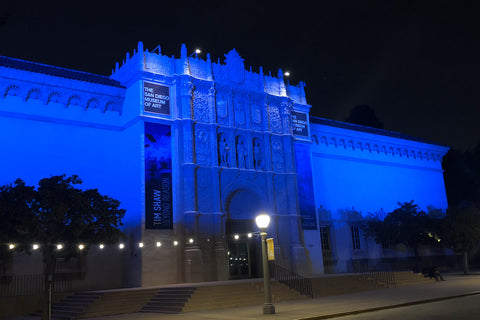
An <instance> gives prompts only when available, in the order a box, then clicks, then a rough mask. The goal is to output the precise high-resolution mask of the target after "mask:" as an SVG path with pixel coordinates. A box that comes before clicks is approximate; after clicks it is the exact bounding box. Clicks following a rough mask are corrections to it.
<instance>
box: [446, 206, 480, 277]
mask: <svg viewBox="0 0 480 320" xmlns="http://www.w3.org/2000/svg"><path fill="white" fill-rule="evenodd" d="M441 234H442V242H443V243H444V244H445V245H446V246H448V247H450V248H451V249H452V250H454V251H455V253H457V254H459V255H462V256H463V272H464V274H468V273H469V267H468V252H469V251H470V250H472V249H474V248H475V247H476V246H477V245H478V243H479V241H480V208H479V207H478V205H476V204H475V203H471V202H470V203H467V202H464V203H462V204H459V205H457V206H455V207H449V208H448V210H447V213H446V216H445V219H444V221H443V228H442V232H441Z"/></svg>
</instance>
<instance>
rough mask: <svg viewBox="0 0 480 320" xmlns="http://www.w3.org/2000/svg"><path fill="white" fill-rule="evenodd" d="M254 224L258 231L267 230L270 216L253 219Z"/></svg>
mask: <svg viewBox="0 0 480 320" xmlns="http://www.w3.org/2000/svg"><path fill="white" fill-rule="evenodd" d="M255 222H256V224H257V227H259V228H260V229H267V228H268V225H269V224H270V216H268V215H266V214H261V215H259V216H257V217H256V218H255Z"/></svg>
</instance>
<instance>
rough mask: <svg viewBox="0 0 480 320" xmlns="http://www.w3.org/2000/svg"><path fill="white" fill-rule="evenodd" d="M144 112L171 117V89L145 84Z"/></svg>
mask: <svg viewBox="0 0 480 320" xmlns="http://www.w3.org/2000/svg"><path fill="white" fill-rule="evenodd" d="M143 110H144V111H145V112H153V113H157V114H166V115H170V88H169V87H165V86H161V85H158V84H155V83H150V82H143Z"/></svg>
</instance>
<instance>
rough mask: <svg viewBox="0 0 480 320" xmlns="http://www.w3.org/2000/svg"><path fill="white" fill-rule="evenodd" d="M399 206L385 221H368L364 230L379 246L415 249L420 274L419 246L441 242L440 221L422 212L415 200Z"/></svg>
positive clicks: (378, 219) (416, 263)
mask: <svg viewBox="0 0 480 320" xmlns="http://www.w3.org/2000/svg"><path fill="white" fill-rule="evenodd" d="M399 206H400V207H399V208H397V209H395V210H393V211H392V212H390V213H389V214H388V215H387V216H386V217H385V219H384V220H383V221H382V220H380V218H379V217H372V218H371V219H368V220H367V221H366V222H365V224H364V226H363V230H364V233H365V235H366V236H367V237H372V238H374V239H375V242H377V243H379V244H382V245H385V246H390V245H397V244H403V245H405V246H406V247H408V248H411V249H413V250H414V253H415V268H416V270H417V272H418V271H419V270H420V259H419V246H420V245H426V244H435V243H436V242H437V241H438V240H439V238H438V236H437V229H438V223H439V219H435V218H433V217H431V216H429V215H428V214H427V213H426V212H425V211H422V210H420V208H419V207H418V205H417V204H414V203H413V200H412V201H410V202H404V203H403V204H402V203H399Z"/></svg>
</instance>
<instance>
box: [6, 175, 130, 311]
mask: <svg viewBox="0 0 480 320" xmlns="http://www.w3.org/2000/svg"><path fill="white" fill-rule="evenodd" d="M81 183H82V181H81V180H80V179H79V178H78V176H75V175H74V176H71V177H66V176H65V175H61V176H53V177H50V178H45V179H41V180H40V181H39V184H38V188H37V189H35V188H34V187H32V186H27V185H26V184H25V182H24V181H23V180H20V179H19V180H16V181H15V182H14V183H12V184H8V185H5V186H3V187H1V188H0V221H2V223H1V224H0V241H1V243H4V244H6V243H14V244H15V245H16V247H15V250H16V251H21V252H27V253H28V252H30V250H31V245H32V243H33V242H36V243H38V244H39V245H40V249H41V250H42V257H43V263H44V274H45V279H46V280H45V281H46V284H47V283H48V278H49V277H50V278H51V276H52V275H53V274H54V273H55V265H56V258H57V257H58V256H59V254H61V255H62V257H64V258H67V259H68V258H69V257H72V256H76V255H78V254H86V252H87V251H88V247H89V245H91V244H96V243H99V242H103V243H106V244H107V243H114V242H116V241H118V239H119V238H120V237H122V235H123V234H122V232H121V231H120V229H119V227H120V226H121V225H122V218H123V217H124V215H125V210H124V209H120V208H119V206H120V202H119V201H118V200H115V199H113V198H110V197H108V196H104V195H101V194H100V193H99V192H98V190H97V189H88V190H81V189H79V188H76V186H77V185H80V184H81ZM59 243H62V244H63V245H64V247H63V248H62V250H61V251H59V250H57V248H56V245H57V244H59ZM79 244H83V245H84V248H83V250H81V253H80V250H79V248H78V245H79ZM2 248H3V250H5V248H6V246H5V245H3V246H2ZM47 287H48V286H46V288H47ZM46 295H47V296H48V294H47V293H46ZM45 310H46V308H45ZM44 316H45V315H44Z"/></svg>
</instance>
